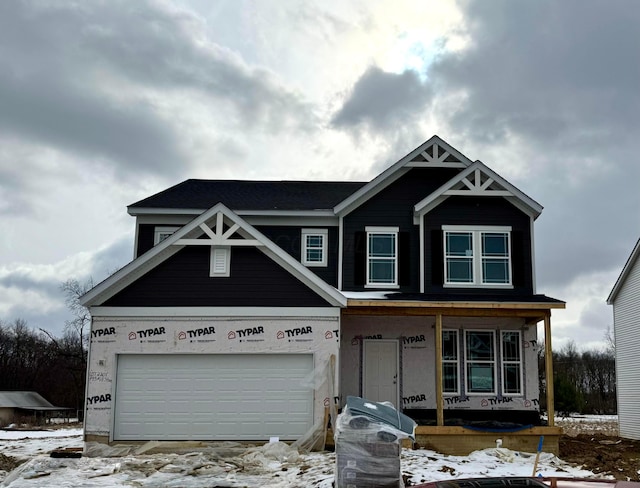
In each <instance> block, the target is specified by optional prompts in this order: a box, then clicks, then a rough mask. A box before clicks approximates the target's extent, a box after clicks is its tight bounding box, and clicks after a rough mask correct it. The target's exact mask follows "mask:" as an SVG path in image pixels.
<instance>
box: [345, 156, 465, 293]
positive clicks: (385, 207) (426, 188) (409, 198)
mask: <svg viewBox="0 0 640 488" xmlns="http://www.w3.org/2000/svg"><path fill="white" fill-rule="evenodd" d="M456 174H458V170H455V169H439V168H429V169H426V168H414V169H412V170H410V171H409V172H408V173H407V174H406V175H404V176H402V177H401V178H399V179H398V180H397V181H395V182H393V183H392V184H391V185H389V186H388V187H387V188H385V189H384V190H382V191H381V192H380V193H378V194H377V195H375V196H374V197H372V198H371V199H369V200H368V201H367V202H365V203H364V204H363V205H361V206H360V207H358V208H357V209H355V210H354V211H353V212H351V213H350V214H349V215H347V216H346V217H345V218H344V222H343V223H344V248H343V253H344V256H343V281H342V288H343V289H344V290H347V291H354V290H362V289H363V286H362V285H363V283H364V278H362V277H361V276H359V275H362V273H363V272H364V263H363V262H362V261H363V259H364V256H363V255H362V247H363V246H365V245H366V244H365V243H363V242H362V239H363V235H362V234H361V233H362V232H364V230H365V227H367V226H394V227H399V230H400V243H399V244H400V247H399V249H400V253H399V254H400V256H399V262H398V267H399V274H400V285H401V286H400V291H403V292H418V291H419V290H420V269H419V264H420V257H419V252H420V249H419V248H420V240H419V238H420V236H419V227H418V226H417V225H414V224H413V207H414V206H415V204H416V203H418V202H419V201H421V200H422V199H423V198H425V197H427V196H428V195H429V194H431V193H433V192H434V191H435V190H437V189H438V188H439V187H441V186H442V185H444V184H445V183H446V182H447V181H449V180H450V179H451V178H453V177H454V176H455V175H456ZM403 242H408V243H409V244H408V245H407V246H404V245H403ZM403 247H405V249H404V251H403ZM407 249H408V250H407Z"/></svg>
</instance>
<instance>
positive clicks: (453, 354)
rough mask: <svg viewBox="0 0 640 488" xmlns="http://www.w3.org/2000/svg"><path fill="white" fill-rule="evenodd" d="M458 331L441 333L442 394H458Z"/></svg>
mask: <svg viewBox="0 0 640 488" xmlns="http://www.w3.org/2000/svg"><path fill="white" fill-rule="evenodd" d="M458 350H459V349H458V331H457V330H443V331H442V392H443V393H450V394H455V395H458V394H460V388H459V384H460V383H459V381H458V371H459V370H460V362H459V361H458Z"/></svg>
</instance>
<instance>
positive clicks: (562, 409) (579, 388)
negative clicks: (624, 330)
mask: <svg viewBox="0 0 640 488" xmlns="http://www.w3.org/2000/svg"><path fill="white" fill-rule="evenodd" d="M605 340H606V347H604V348H603V349H591V350H585V351H581V352H580V351H578V348H577V346H576V344H575V342H573V341H571V342H569V343H567V344H566V345H565V346H564V347H563V348H562V349H561V350H560V351H553V353H552V354H553V383H554V406H555V410H556V413H557V414H559V415H568V414H569V413H574V412H575V413H582V414H600V415H613V414H616V413H617V399H616V394H617V392H616V360H615V359H616V354H615V345H614V342H613V338H612V336H611V333H610V331H608V332H607V334H606V336H605ZM539 371H540V375H541V377H540V380H541V381H540V386H541V387H540V392H541V396H544V395H545V391H546V388H545V385H544V348H541V354H540V356H539ZM545 402H546V400H545V401H542V398H541V402H540V404H541V405H544V404H545Z"/></svg>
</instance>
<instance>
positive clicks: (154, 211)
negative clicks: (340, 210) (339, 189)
mask: <svg viewBox="0 0 640 488" xmlns="http://www.w3.org/2000/svg"><path fill="white" fill-rule="evenodd" d="M206 210H207V209H205V208H138V207H136V208H131V207H127V213H128V214H129V215H131V216H133V217H137V216H139V215H201V214H202V213H203V212H205V211H206ZM234 213H235V214H236V215H245V216H247V215H250V216H255V217H263V216H264V217H335V213H334V212H333V210H332V209H317V210H316V209H314V210H234Z"/></svg>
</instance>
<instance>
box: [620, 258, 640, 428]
mask: <svg viewBox="0 0 640 488" xmlns="http://www.w3.org/2000/svg"><path fill="white" fill-rule="evenodd" d="M613 320H614V329H615V342H616V375H617V382H618V384H617V388H618V418H619V423H620V435H621V436H622V437H626V438H629V439H637V440H640V366H639V362H638V355H639V354H640V259H636V260H635V263H633V266H632V268H631V271H630V272H629V274H628V275H627V276H626V279H625V281H624V283H623V284H622V286H621V288H620V290H619V292H618V294H617V296H616V298H615V300H614V302H613Z"/></svg>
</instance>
